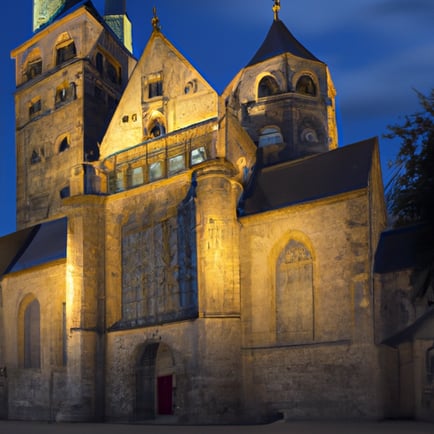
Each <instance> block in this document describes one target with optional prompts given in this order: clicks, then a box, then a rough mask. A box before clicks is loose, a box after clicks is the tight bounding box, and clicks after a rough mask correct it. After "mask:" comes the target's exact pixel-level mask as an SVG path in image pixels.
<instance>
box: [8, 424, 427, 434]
mask: <svg viewBox="0 0 434 434" xmlns="http://www.w3.org/2000/svg"><path fill="white" fill-rule="evenodd" d="M136 433H141V434H202V433H203V434H205V433H210V434H433V433H434V424H431V423H423V422H410V421H395V422H354V423H353V422H275V423H272V424H269V425H242V426H177V425H122V424H83V423H77V424H68V423H58V424H57V423H53V424H49V423H37V422H12V421H0V434H136Z"/></svg>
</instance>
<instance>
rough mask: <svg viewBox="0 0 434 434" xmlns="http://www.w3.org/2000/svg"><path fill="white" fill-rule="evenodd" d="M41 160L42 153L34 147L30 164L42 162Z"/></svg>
mask: <svg viewBox="0 0 434 434" xmlns="http://www.w3.org/2000/svg"><path fill="white" fill-rule="evenodd" d="M41 160H42V158H41V154H40V153H39V152H38V151H37V150H36V149H33V151H32V156H31V157H30V164H37V163H40V162H41Z"/></svg>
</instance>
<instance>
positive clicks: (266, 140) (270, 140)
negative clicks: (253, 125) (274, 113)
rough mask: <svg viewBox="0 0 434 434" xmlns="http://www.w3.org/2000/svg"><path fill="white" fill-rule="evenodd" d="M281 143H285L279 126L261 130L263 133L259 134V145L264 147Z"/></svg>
mask: <svg viewBox="0 0 434 434" xmlns="http://www.w3.org/2000/svg"><path fill="white" fill-rule="evenodd" d="M281 143H283V137H282V133H281V132H280V130H279V128H276V127H267V128H264V129H263V130H262V131H261V135H260V136H259V143H258V146H259V147H260V148H264V147H266V146H270V145H278V144H281Z"/></svg>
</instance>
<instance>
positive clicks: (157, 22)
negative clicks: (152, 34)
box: [152, 6, 161, 32]
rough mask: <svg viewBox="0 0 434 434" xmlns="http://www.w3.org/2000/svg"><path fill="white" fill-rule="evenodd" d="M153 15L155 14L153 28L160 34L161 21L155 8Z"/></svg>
mask: <svg viewBox="0 0 434 434" xmlns="http://www.w3.org/2000/svg"><path fill="white" fill-rule="evenodd" d="M152 13H153V14H154V16H153V18H152V27H153V28H154V30H155V31H157V32H159V31H160V30H161V27H160V19H159V18H158V16H157V8H156V7H155V6H154V7H153V8H152Z"/></svg>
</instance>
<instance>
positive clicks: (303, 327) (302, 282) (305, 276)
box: [276, 239, 314, 342]
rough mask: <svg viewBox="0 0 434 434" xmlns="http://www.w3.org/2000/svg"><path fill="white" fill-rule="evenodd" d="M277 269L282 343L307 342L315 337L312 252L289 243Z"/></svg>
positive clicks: (277, 322) (297, 242)
mask: <svg viewBox="0 0 434 434" xmlns="http://www.w3.org/2000/svg"><path fill="white" fill-rule="evenodd" d="M276 265H277V267H276V332H277V340H278V341H279V342H307V341H311V340H312V339H313V337H314V316H313V313H314V291H313V261H312V254H311V252H310V251H309V249H308V248H307V247H306V246H305V245H304V244H303V243H301V242H299V241H296V240H294V239H292V240H290V241H289V242H288V244H287V245H286V246H285V248H284V249H283V250H282V251H281V253H280V255H279V257H278V260H277V264H276Z"/></svg>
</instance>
